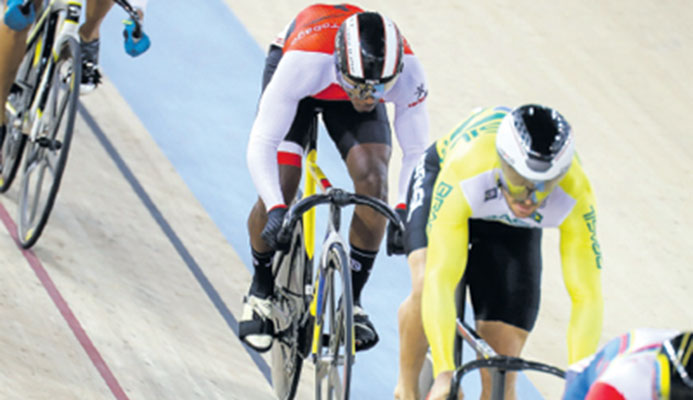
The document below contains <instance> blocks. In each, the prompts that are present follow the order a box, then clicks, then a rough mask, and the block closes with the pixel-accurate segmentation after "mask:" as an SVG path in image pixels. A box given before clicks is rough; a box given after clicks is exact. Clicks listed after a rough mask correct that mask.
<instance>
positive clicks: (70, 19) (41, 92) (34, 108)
mask: <svg viewBox="0 0 693 400" xmlns="http://www.w3.org/2000/svg"><path fill="white" fill-rule="evenodd" d="M82 6H83V0H67V1H66V0H50V1H48V2H47V4H45V5H44V7H43V9H42V10H41V13H40V17H39V18H38V20H37V21H36V22H35V23H34V25H33V27H32V28H31V31H30V33H29V36H28V38H27V42H26V45H27V48H29V47H31V46H33V45H34V44H36V52H35V54H34V59H33V64H32V65H31V66H29V65H26V66H23V67H25V68H30V67H34V66H36V65H37V64H38V63H39V62H41V60H43V59H45V60H48V65H46V66H45V68H44V69H43V71H42V75H41V77H40V78H39V79H38V81H37V85H36V88H37V90H34V91H33V98H32V99H31V103H30V106H29V107H28V109H27V110H25V111H27V112H26V113H25V114H24V116H23V118H22V120H21V121H18V122H19V123H21V124H23V125H26V122H27V117H28V116H32V115H36V116H39V117H40V116H41V115H42V114H43V110H44V109H45V106H46V101H47V90H48V83H47V82H48V80H49V79H50V77H51V76H52V75H53V68H54V65H55V64H54V63H53V61H54V60H55V57H57V55H56V54H57V52H56V49H58V48H59V46H60V45H61V44H62V42H63V41H64V40H66V38H67V37H72V38H74V39H75V40H77V41H78V42H79V35H78V27H79V17H80V15H81V13H82ZM53 13H58V19H57V20H55V21H53V20H51V19H50V18H49V17H50V15H51V14H53ZM47 23H55V24H56V30H55V31H53V32H51V31H50V29H51V26H47V27H46V26H45V24H47ZM44 30H46V31H45V35H44V34H43V33H44ZM54 32H55V33H56V34H55V36H54V37H52V36H49V35H52V34H53V33H54ZM44 38H47V39H48V40H49V41H51V43H50V47H46V43H44ZM20 74H21V71H20ZM26 84H28V82H27V83H26ZM21 89H22V90H23V91H24V93H26V89H29V88H28V87H23V88H21ZM6 107H8V108H9V111H10V112H11V113H12V114H15V115H16V114H17V113H18V112H19V110H15V109H13V108H12V106H11V105H10V104H9V102H8V103H6ZM40 125H41V124H33V125H32V126H31V130H30V131H29V132H26V131H25V126H22V132H23V133H25V134H27V135H28V136H29V138H30V139H31V140H32V141H33V140H36V138H37V137H38V135H39V132H40V129H41V126H40Z"/></svg>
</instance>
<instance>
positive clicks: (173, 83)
mask: <svg viewBox="0 0 693 400" xmlns="http://www.w3.org/2000/svg"><path fill="white" fill-rule="evenodd" d="M194 3H195V7H191V3H190V2H186V1H182V0H166V1H158V0H155V1H152V2H150V6H149V10H148V15H147V25H146V29H147V31H148V32H149V33H150V35H151V37H152V40H153V47H152V49H151V50H150V52H149V53H147V54H146V55H144V56H142V57H141V58H138V59H130V58H129V57H127V56H126V55H125V54H124V53H123V51H122V44H121V37H120V29H121V28H120V25H119V23H120V20H121V19H122V18H123V16H122V13H120V12H119V11H118V10H114V11H113V12H112V15H110V16H109V19H108V20H107V21H106V23H105V24H104V27H103V29H102V40H103V43H102V55H101V56H102V65H103V70H104V72H105V74H106V76H107V79H106V82H105V84H104V85H103V86H102V87H101V88H99V90H98V91H96V92H95V93H93V94H92V95H89V96H86V97H82V108H81V109H80V112H79V118H78V122H77V126H76V133H75V140H74V141H73V148H72V149H71V152H70V160H69V163H68V168H67V171H66V174H65V177H64V181H63V185H62V187H61V192H60V195H59V197H58V202H57V204H56V207H55V209H54V212H53V215H52V217H51V220H50V222H49V225H48V227H47V229H46V231H45V233H44V235H43V237H42V238H41V239H40V241H39V242H38V244H37V245H36V246H35V248H34V249H33V250H32V251H29V252H22V251H20V250H19V249H18V247H17V246H16V245H15V244H14V241H13V238H12V237H11V232H12V230H11V228H12V226H13V223H14V222H13V220H15V218H16V217H15V208H16V187H15V188H13V189H12V190H10V192H9V193H7V194H5V195H3V196H2V197H1V198H0V205H1V206H0V220H2V222H3V225H4V226H5V227H6V229H0V251H1V252H2V257H1V258H0V265H1V266H2V272H3V273H2V274H1V275H0V317H2V321H3V323H2V325H0V398H3V399H5V398H6V399H20V398H21V399H45V398H51V399H76V398H77V399H102V398H103V399H109V398H117V399H126V398H129V399H197V398H200V399H203V398H204V399H222V398H223V399H229V398H230V399H248V398H250V399H263V398H267V399H269V398H272V395H271V389H270V387H269V385H268V383H267V380H266V376H267V369H266V368H267V366H266V362H265V361H264V359H262V358H259V357H257V356H256V355H255V354H254V353H253V352H248V351H246V350H245V349H244V348H243V347H242V346H241V345H240V342H239V341H238V339H237V337H236V336H235V334H234V330H235V329H236V322H237V318H238V316H239V315H240V309H241V304H240V300H241V296H242V294H243V293H244V292H245V290H246V288H247V283H248V280H249V276H250V275H249V269H248V267H247V266H248V265H249V264H248V250H247V239H246V236H245V218H246V215H247V212H248V210H249V208H250V206H251V205H252V202H253V201H254V199H255V193H254V189H253V187H252V184H251V183H250V179H249V176H248V173H247V171H246V167H245V143H246V142H247V134H248V131H249V128H250V124H251V123H252V117H253V113H254V109H255V105H256V102H257V97H258V93H259V81H260V76H261V68H262V57H263V51H264V49H265V48H266V44H267V42H269V40H271V38H272V37H273V35H274V34H275V33H276V32H277V31H279V30H280V29H281V28H282V27H283V26H284V25H285V24H286V23H287V22H288V21H289V20H290V19H291V18H292V17H293V15H294V14H295V13H296V12H297V11H298V10H299V9H300V8H301V7H302V6H304V5H307V4H309V2H307V1H293V0H292V1H278V0H277V1H266V0H261V1H257V2H247V1H241V0H226V1H225V2H222V1H221V0H206V1H204V2H194ZM358 4H359V5H361V6H363V7H364V8H368V9H377V10H380V11H382V12H384V13H386V14H388V15H389V16H390V17H392V18H393V19H394V20H395V21H396V22H397V24H398V25H399V27H400V29H401V30H402V32H403V33H404V34H405V35H406V36H407V38H408V40H409V41H410V43H411V44H412V46H413V48H414V51H415V52H416V53H417V55H419V56H420V57H421V59H422V62H423V64H424V67H425V68H426V72H427V75H428V78H429V85H430V94H429V110H430V113H431V128H432V129H431V138H432V139H433V138H436V137H439V136H441V135H443V134H444V133H446V132H447V131H448V130H449V129H450V128H452V127H453V126H454V124H455V123H456V122H458V121H459V120H460V119H461V118H463V117H464V115H466V114H467V113H468V112H469V111H470V110H471V109H472V108H473V107H476V106H479V105H496V104H505V105H511V106H512V105H516V104H519V103H524V102H530V101H537V102H543V103H546V104H549V105H553V106H555V107H556V108H558V109H559V110H561V111H562V112H563V113H564V115H566V117H567V118H568V119H569V121H571V123H572V125H573V128H574V129H575V132H576V135H577V140H578V150H579V152H580V155H581V157H582V160H583V163H584V165H585V169H586V170H587V172H588V174H590V176H591V177H592V180H593V184H594V188H595V192H596V195H597V200H598V205H599V210H598V211H599V217H598V218H599V220H598V224H599V239H600V245H601V249H602V251H603V253H604V261H603V263H604V271H603V279H604V295H605V301H606V307H605V325H604V330H603V334H602V339H603V341H605V340H607V339H608V338H609V337H611V336H613V335H617V334H619V333H621V332H623V331H625V330H628V329H632V328H636V327H643V326H653V327H676V328H688V329H691V328H693V323H692V321H693V311H692V310H691V309H690V304H692V303H693V295H691V288H690V286H691V283H692V282H693V269H692V268H691V262H690V257H691V255H692V254H693V251H692V250H691V239H690V237H691V234H692V233H693V232H691V228H690V224H691V223H692V222H693V211H691V210H690V208H689V207H688V206H689V204H690V203H691V197H692V196H691V189H690V188H689V186H690V184H691V181H692V177H693V173H692V172H693V171H692V167H691V164H690V162H691V161H693V160H692V157H691V156H690V154H691V153H692V152H693V137H692V136H691V135H690V134H689V132H688V127H689V126H691V125H692V124H691V123H692V122H693V118H692V117H691V116H690V112H689V108H690V106H691V105H692V104H693V85H691V78H690V77H689V71H691V70H692V67H693V55H692V54H693V53H691V51H690V47H691V45H693V29H691V28H690V23H689V21H690V20H691V19H692V17H693V15H691V14H693V10H691V8H690V7H689V6H688V4H687V2H685V1H683V0H680V1H671V2H666V3H662V2H656V1H654V0H652V1H645V0H636V1H633V2H629V3H628V4H627V5H626V4H622V5H618V4H615V3H613V2H612V3H604V2H599V1H594V0H592V1H583V2H551V1H546V0H540V1H532V2H528V1H520V2H509V1H497V2H474V3H472V2H462V1H456V2H453V1H439V2H435V3H430V4H424V3H423V2H414V1H392V0H387V1H386V0H382V1H368V2H365V1H364V2H360V3H358ZM322 144H323V146H322V147H321V149H320V152H321V155H323V156H324V158H321V164H323V165H324V166H325V169H326V170H327V173H328V175H329V176H330V177H331V178H333V180H335V181H336V182H337V184H338V185H342V186H344V185H348V180H347V179H346V177H345V175H344V172H343V171H342V168H341V165H340V164H339V162H336V161H333V160H332V159H335V160H337V159H338V158H337V157H335V152H334V150H333V149H332V148H331V145H330V143H329V141H328V140H323V141H322ZM395 150H398V149H395ZM395 158H396V157H395ZM398 164H399V163H398V162H397V160H396V159H393V169H396V168H395V167H396V166H397V165H398ZM391 176H392V177H393V178H394V177H395V176H396V174H395V173H392V174H391ZM391 187H396V185H394V184H391ZM394 196H395V194H394V193H392V194H391V198H394ZM556 243H557V234H556V232H555V231H547V233H546V234H545V248H544V254H545V264H544V280H543V285H542V286H543V298H542V306H541V307H542V309H541V311H540V316H539V321H538V323H537V326H536V328H535V332H534V333H533V334H532V336H531V337H530V342H529V343H528V346H527V349H526V351H525V355H526V356H527V357H530V358H533V359H540V360H543V361H547V362H550V363H554V364H557V365H559V366H565V364H566V349H565V330H566V326H567V320H568V313H569V309H570V301H569V299H568V296H567V295H566V292H565V289H564V287H563V284H562V280H561V273H560V264H559V262H558V252H557V251H556V250H555V249H556V248H557V247H556ZM407 275H408V268H407V267H406V265H405V263H404V260H403V259H401V258H400V259H392V258H387V257H385V256H384V252H383V254H381V256H380V258H379V259H378V261H377V265H376V269H375V270H374V272H373V276H372V279H371V282H370V283H369V285H368V286H367V289H366V293H365V296H366V297H365V303H366V307H367V308H368V309H369V310H370V311H371V313H372V314H373V316H374V320H375V323H376V325H377V326H378V328H379V331H380V332H381V334H382V335H381V336H382V338H383V339H382V343H381V344H380V345H379V346H378V347H377V348H376V349H374V350H373V351H371V352H368V353H365V354H363V355H361V354H360V355H359V356H358V361H357V365H356V370H355V371H356V374H357V375H356V380H355V381H356V383H355V385H356V388H355V390H356V394H355V396H354V398H378V399H380V398H391V392H392V389H393V387H394V383H395V379H396V373H397V334H396V317H395V313H396V309H397V306H398V304H399V302H400V301H401V300H402V299H403V298H404V297H405V296H406V293H407V290H408V285H409V279H408V276H407ZM311 372H312V371H311V370H310V369H309V368H308V369H306V370H305V371H304V377H305V379H306V382H305V385H304V386H303V387H302V396H301V398H310V375H311ZM530 379H531V380H532V381H533V382H534V383H535V385H536V386H537V387H539V388H540V392H542V393H543V394H544V395H545V397H546V398H549V399H554V398H558V396H559V393H560V388H559V385H558V383H557V382H556V381H555V380H553V379H552V378H548V379H541V378H540V377H538V376H536V377H535V376H531V377H530ZM523 395H524V397H523V398H534V397H535V395H534V391H533V389H532V388H531V387H529V385H525V386H524V387H523ZM470 398H473V396H470Z"/></svg>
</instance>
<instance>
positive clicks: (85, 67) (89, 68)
mask: <svg viewBox="0 0 693 400" xmlns="http://www.w3.org/2000/svg"><path fill="white" fill-rule="evenodd" d="M79 48H80V52H81V53H82V82H81V85H80V87H79V90H80V93H82V94H86V93H89V92H91V91H92V90H94V89H96V87H97V86H98V85H99V84H101V71H100V70H99V39H96V40H93V41H91V42H84V41H82V40H80V43H79Z"/></svg>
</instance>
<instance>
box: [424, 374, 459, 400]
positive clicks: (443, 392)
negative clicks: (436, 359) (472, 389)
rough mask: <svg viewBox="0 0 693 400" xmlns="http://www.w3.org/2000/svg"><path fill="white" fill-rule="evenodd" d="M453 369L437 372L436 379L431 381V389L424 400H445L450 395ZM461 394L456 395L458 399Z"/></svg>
mask: <svg viewBox="0 0 693 400" xmlns="http://www.w3.org/2000/svg"><path fill="white" fill-rule="evenodd" d="M453 373H454V372H453V371H445V372H441V373H439V374H438V376H437V377H436V380H435V381H433V386H432V387H431V391H430V392H428V396H427V397H426V400H447V399H448V396H449V395H450V383H451V382H452V375H453ZM462 397H463V396H462V394H459V395H458V397H457V398H458V399H460V400H461V399H462Z"/></svg>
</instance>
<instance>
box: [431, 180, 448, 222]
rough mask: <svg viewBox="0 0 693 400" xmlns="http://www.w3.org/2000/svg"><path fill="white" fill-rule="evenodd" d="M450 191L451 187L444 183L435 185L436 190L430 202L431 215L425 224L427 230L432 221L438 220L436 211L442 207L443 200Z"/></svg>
mask: <svg viewBox="0 0 693 400" xmlns="http://www.w3.org/2000/svg"><path fill="white" fill-rule="evenodd" d="M451 191H452V186H450V185H449V184H447V183H445V182H440V183H438V184H437V185H436V188H435V190H434V192H433V201H432V202H431V215H430V216H429V217H428V224H427V230H429V229H430V228H431V224H432V223H433V221H435V220H436V218H438V211H440V207H442V206H443V201H445V198H446V197H448V195H449V194H450V192H451Z"/></svg>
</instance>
